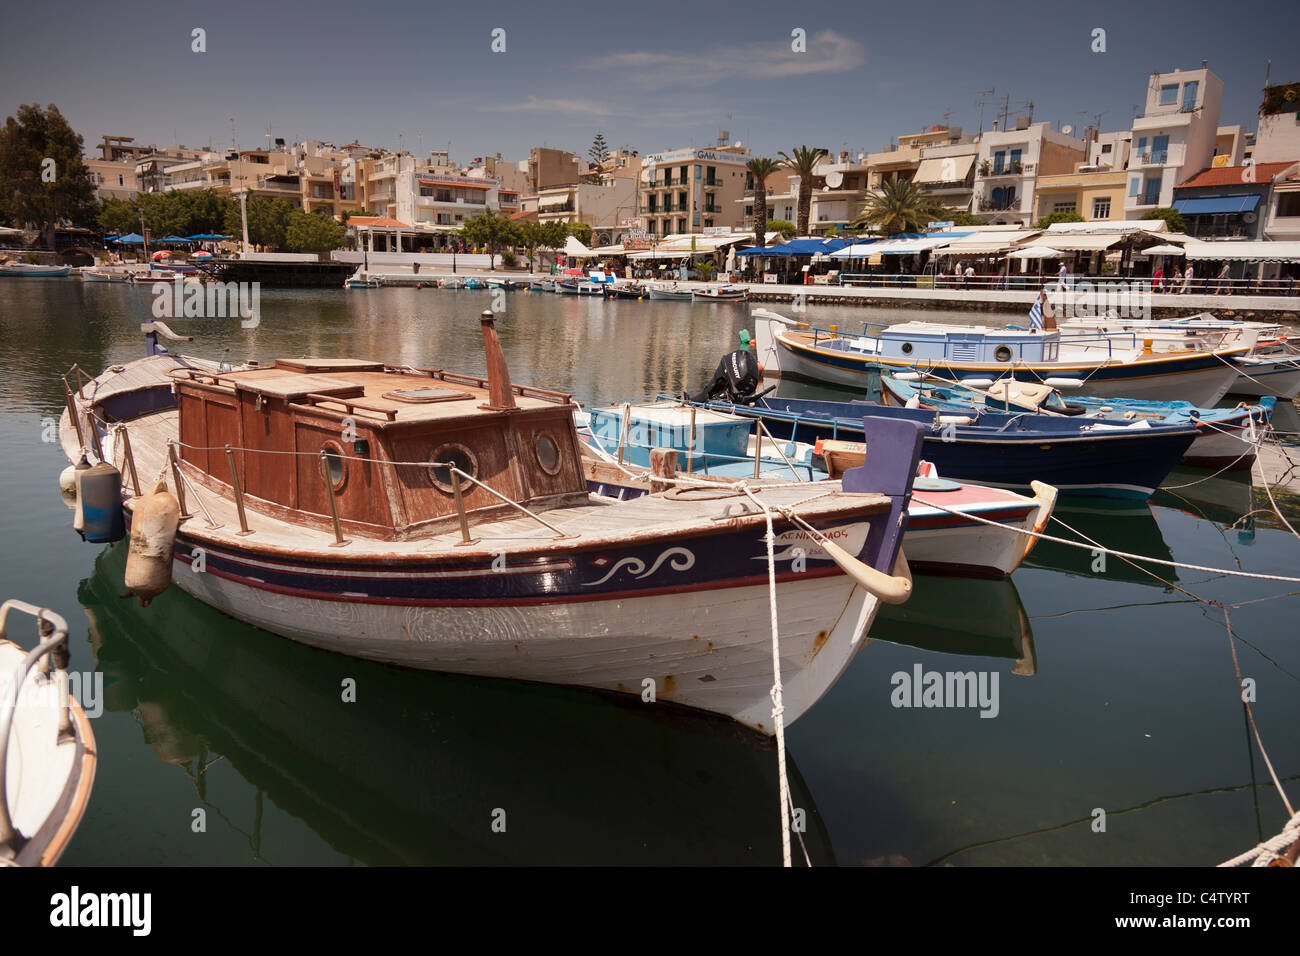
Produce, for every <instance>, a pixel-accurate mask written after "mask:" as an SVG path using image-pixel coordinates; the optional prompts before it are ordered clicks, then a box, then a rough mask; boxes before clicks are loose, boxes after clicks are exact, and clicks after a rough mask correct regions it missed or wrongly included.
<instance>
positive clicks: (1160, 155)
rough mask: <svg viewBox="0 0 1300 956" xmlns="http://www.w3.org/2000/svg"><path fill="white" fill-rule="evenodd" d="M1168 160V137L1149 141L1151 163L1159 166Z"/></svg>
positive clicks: (1158, 137) (1154, 138) (1157, 137)
mask: <svg viewBox="0 0 1300 956" xmlns="http://www.w3.org/2000/svg"><path fill="white" fill-rule="evenodd" d="M1168 158H1169V137H1168V136H1156V137H1153V138H1152V140H1151V162H1153V163H1159V164H1160V165H1161V166H1163V165H1164V164H1165V161H1166V160H1167V159H1168Z"/></svg>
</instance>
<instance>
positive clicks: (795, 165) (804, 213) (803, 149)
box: [780, 146, 829, 236]
mask: <svg viewBox="0 0 1300 956" xmlns="http://www.w3.org/2000/svg"><path fill="white" fill-rule="evenodd" d="M828 155H829V153H827V152H826V150H824V149H822V148H821V147H817V148H816V149H813V148H811V147H808V146H798V147H796V148H795V151H794V155H789V154H787V153H785V152H782V153H781V154H780V156H781V166H782V167H783V168H785V169H788V170H790V171H791V172H792V173H794V174H795V175H797V176H798V177H799V235H801V236H806V235H808V217H809V215H810V214H811V210H812V181H813V170H814V169H816V167H817V164H818V163H820V162H821V161H822V160H823V159H824V158H825V157H826V156H828Z"/></svg>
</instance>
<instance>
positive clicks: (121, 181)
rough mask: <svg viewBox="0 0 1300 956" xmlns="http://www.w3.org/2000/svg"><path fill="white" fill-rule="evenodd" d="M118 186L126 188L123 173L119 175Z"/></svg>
mask: <svg viewBox="0 0 1300 956" xmlns="http://www.w3.org/2000/svg"><path fill="white" fill-rule="evenodd" d="M117 184H118V185H119V186H125V185H126V180H125V179H123V178H122V174H121V173H118V174H117Z"/></svg>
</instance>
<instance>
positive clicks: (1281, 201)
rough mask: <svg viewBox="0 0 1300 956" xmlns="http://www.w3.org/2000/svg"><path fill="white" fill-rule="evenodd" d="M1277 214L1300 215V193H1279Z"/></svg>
mask: <svg viewBox="0 0 1300 956" xmlns="http://www.w3.org/2000/svg"><path fill="white" fill-rule="evenodd" d="M1276 215H1278V216H1300V193H1279V194H1278V197H1277V213H1276Z"/></svg>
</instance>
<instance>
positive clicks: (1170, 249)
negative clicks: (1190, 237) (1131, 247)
mask: <svg viewBox="0 0 1300 956" xmlns="http://www.w3.org/2000/svg"><path fill="white" fill-rule="evenodd" d="M1182 254H1183V247H1182V246H1176V245H1174V244H1173V243H1172V242H1166V243H1164V244H1163V245H1159V246H1152V247H1151V248H1149V249H1143V250H1142V251H1141V252H1140V253H1139V255H1143V256H1181V255H1182Z"/></svg>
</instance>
